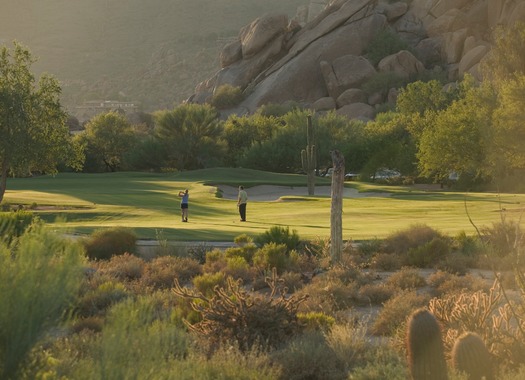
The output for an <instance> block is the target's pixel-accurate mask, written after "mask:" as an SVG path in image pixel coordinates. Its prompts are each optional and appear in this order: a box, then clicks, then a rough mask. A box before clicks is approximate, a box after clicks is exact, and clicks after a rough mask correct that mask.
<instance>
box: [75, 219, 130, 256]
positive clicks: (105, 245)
mask: <svg viewBox="0 0 525 380" xmlns="http://www.w3.org/2000/svg"><path fill="white" fill-rule="evenodd" d="M136 242H137V236H136V235H135V233H133V232H132V231H131V230H129V229H127V228H123V227H113V228H107V229H103V230H98V231H95V232H94V233H93V234H91V236H90V237H89V238H87V239H86V240H85V241H84V246H85V247H86V253H87V255H88V257H89V258H90V259H92V260H107V259H110V258H111V257H112V256H113V255H122V254H123V253H126V252H128V253H133V252H134V251H135V248H136Z"/></svg>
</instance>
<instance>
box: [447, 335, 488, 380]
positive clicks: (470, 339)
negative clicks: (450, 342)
mask: <svg viewBox="0 0 525 380" xmlns="http://www.w3.org/2000/svg"><path fill="white" fill-rule="evenodd" d="M451 356H452V364H453V366H454V368H455V369H456V370H457V371H459V372H464V373H465V374H466V375H467V379H469V380H482V379H485V380H494V368H493V365H492V357H491V355H490V352H489V350H488V349H487V346H485V343H484V342H483V340H482V339H481V337H480V336H479V335H478V334H476V333H473V332H466V333H464V334H463V335H461V336H460V337H459V338H458V339H457V340H456V343H455V344H454V348H453V349H452V355H451Z"/></svg>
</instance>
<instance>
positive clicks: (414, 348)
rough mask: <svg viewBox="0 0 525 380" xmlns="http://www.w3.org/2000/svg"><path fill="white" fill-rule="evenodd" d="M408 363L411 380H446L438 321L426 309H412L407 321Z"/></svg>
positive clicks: (445, 366)
mask: <svg viewBox="0 0 525 380" xmlns="http://www.w3.org/2000/svg"><path fill="white" fill-rule="evenodd" d="M406 345H407V351H408V365H409V368H410V374H411V376H412V379H413V380H447V379H448V373H447V363H446V361H445V354H444V349H443V341H442V339H441V329H440V326H439V323H438V321H437V319H436V317H434V315H432V314H431V313H430V312H429V311H428V310H426V309H424V308H421V309H418V310H416V311H414V312H413V313H412V314H411V315H410V317H409V320H408V323H407V339H406Z"/></svg>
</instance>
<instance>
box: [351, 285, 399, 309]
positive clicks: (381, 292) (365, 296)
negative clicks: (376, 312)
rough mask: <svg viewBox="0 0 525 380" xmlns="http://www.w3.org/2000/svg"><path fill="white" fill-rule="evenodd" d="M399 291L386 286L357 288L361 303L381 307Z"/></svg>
mask: <svg viewBox="0 0 525 380" xmlns="http://www.w3.org/2000/svg"><path fill="white" fill-rule="evenodd" d="M398 291H399V289H397V288H395V287H393V286H390V285H386V284H367V285H364V286H362V287H360V288H359V292H358V295H359V299H360V300H361V303H366V304H369V305H381V304H383V303H384V302H386V301H388V300H389V299H390V298H392V297H393V296H394V294H396V292H398Z"/></svg>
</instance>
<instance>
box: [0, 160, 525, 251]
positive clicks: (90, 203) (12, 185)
mask: <svg viewBox="0 0 525 380" xmlns="http://www.w3.org/2000/svg"><path fill="white" fill-rule="evenodd" d="M317 183H318V184H319V185H321V184H325V185H326V184H329V183H330V180H329V179H324V178H319V179H318V182H317ZM238 184H243V185H245V186H246V187H247V188H248V189H247V190H248V194H249V193H250V190H249V187H251V186H255V185H262V184H270V185H287V186H304V185H306V177H305V176H302V175H293V174H276V173H267V172H261V171H255V170H248V169H225V168H216V169H206V170H197V171H192V172H184V173H178V174H158V173H105V174H74V173H62V174H59V175H57V176H55V177H51V176H41V177H34V178H19V179H9V180H8V190H7V192H6V195H5V201H6V202H9V203H11V204H18V203H22V204H25V205H30V204H32V203H33V202H36V203H37V204H38V206H39V209H38V210H37V211H36V212H37V213H38V214H39V215H40V216H41V217H42V218H43V219H44V220H46V221H47V222H49V223H51V224H52V225H53V228H54V229H56V230H57V231H60V232H68V233H80V234H88V233H90V232H92V231H94V230H96V229H100V228H104V227H111V226H125V227H130V228H133V229H134V230H135V232H136V233H137V234H138V236H139V237H140V238H143V239H156V238H157V236H159V234H160V235H162V237H163V238H166V239H169V240H179V241H232V240H233V238H234V237H235V236H237V235H239V234H242V233H246V234H249V235H256V234H259V233H262V232H264V231H266V230H268V229H269V228H270V227H272V226H274V225H278V226H289V227H290V229H295V230H297V232H298V233H299V235H300V236H301V237H302V238H310V239H312V238H316V237H320V238H327V237H329V236H330V208H331V207H330V206H331V204H330V203H331V201H330V197H298V196H293V197H284V198H283V200H281V201H278V202H255V201H250V202H249V204H248V222H246V223H241V222H240V221H239V215H238V213H237V207H236V201H235V200H227V199H222V198H220V197H217V187H216V186H218V185H232V186H237V185H238ZM346 186H353V187H356V188H358V189H359V190H360V191H368V192H375V193H377V194H375V195H376V196H374V197H366V198H346V199H345V200H344V204H343V208H344V211H343V238H344V239H353V240H362V239H371V238H375V237H378V238H382V237H385V236H387V235H388V234H390V233H392V232H395V231H398V230H401V229H404V228H407V227H409V226H410V225H412V224H415V223H424V224H427V225H429V226H431V227H434V228H436V229H439V230H440V231H442V232H444V233H447V234H450V235H454V234H456V233H458V232H460V231H466V232H467V234H474V233H475V230H474V227H473V226H472V225H471V224H470V222H469V220H468V216H467V212H466V209H465V206H467V208H468V212H469V214H470V216H471V218H472V220H473V221H474V222H475V223H476V225H477V226H478V227H483V226H491V225H492V223H493V222H498V221H500V220H501V216H502V213H501V209H503V208H504V209H505V210H506V211H505V214H506V215H507V218H508V219H512V218H515V219H518V218H519V213H520V212H521V211H522V207H521V203H523V202H525V196H524V195H521V194H519V195H518V194H500V195H499V194H493V193H469V194H464V193H455V192H423V191H416V190H413V189H410V188H404V187H388V186H376V185H370V184H363V183H355V182H352V183H346ZM185 188H188V189H189V190H190V213H189V223H182V222H181V220H180V209H179V201H180V200H179V198H178V197H177V193H178V192H179V190H183V189H185ZM385 192H389V193H390V194H389V196H385V195H384V193H385ZM43 206H49V207H48V208H47V209H46V208H45V207H43Z"/></svg>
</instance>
